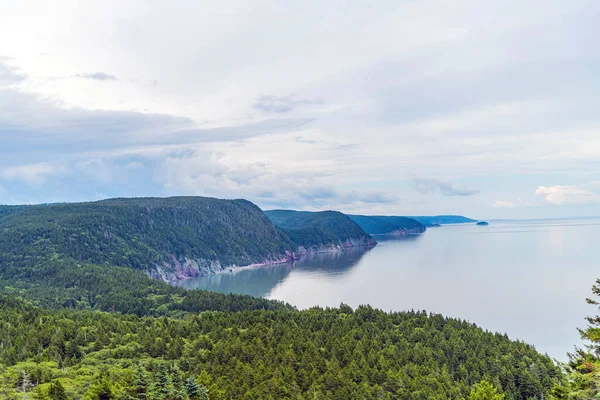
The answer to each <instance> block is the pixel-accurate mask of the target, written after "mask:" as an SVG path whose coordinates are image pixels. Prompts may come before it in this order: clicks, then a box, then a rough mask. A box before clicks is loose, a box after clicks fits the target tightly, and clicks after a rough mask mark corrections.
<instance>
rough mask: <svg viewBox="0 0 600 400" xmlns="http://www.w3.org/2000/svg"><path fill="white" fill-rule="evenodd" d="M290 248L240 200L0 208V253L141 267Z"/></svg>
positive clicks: (257, 257) (253, 256)
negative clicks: (43, 255) (186, 259)
mask: <svg viewBox="0 0 600 400" xmlns="http://www.w3.org/2000/svg"><path fill="white" fill-rule="evenodd" d="M294 248H295V246H294V244H293V243H292V241H291V240H290V239H289V238H288V237H287V236H286V235H285V234H284V233H283V232H282V231H281V230H280V229H278V228H276V227H275V226H274V225H273V224H272V223H271V222H270V221H269V219H268V218H267V217H266V216H265V215H264V214H263V212H262V211H261V210H260V209H259V208H258V207H257V206H255V205H254V204H252V203H250V202H249V201H246V200H221V199H213V198H202V197H172V198H166V199H162V198H137V199H112V200H103V201H98V202H91V203H72V204H51V205H38V206H25V207H7V206H4V207H0V252H3V253H10V254H21V255H23V256H39V255H40V254H46V255H48V256H50V257H52V256H54V255H60V256H67V257H70V258H72V259H74V260H77V261H85V262H90V263H93V264H97V265H118V266H124V267H130V268H135V269H141V270H147V269H151V268H152V267H153V266H155V265H158V264H170V265H172V264H176V263H177V262H178V261H179V260H183V259H185V258H190V259H202V260H210V261H220V262H221V263H222V264H223V265H248V264H252V263H257V262H262V261H264V260H267V259H270V258H280V257H281V255H282V254H284V253H285V252H286V251H289V250H293V249H294Z"/></svg>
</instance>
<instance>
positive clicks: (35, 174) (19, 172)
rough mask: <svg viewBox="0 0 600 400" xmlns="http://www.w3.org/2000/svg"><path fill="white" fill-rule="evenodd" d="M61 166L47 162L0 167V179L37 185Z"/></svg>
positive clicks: (59, 169)
mask: <svg viewBox="0 0 600 400" xmlns="http://www.w3.org/2000/svg"><path fill="white" fill-rule="evenodd" d="M61 170H62V168H60V167H57V166H53V165H51V164H49V163H46V162H43V163H37V164H28V165H19V166H14V167H6V168H2V169H0V179H4V180H7V181H22V182H25V183H27V184H29V185H39V184H41V183H43V182H44V180H45V179H46V178H47V177H48V176H49V175H51V174H54V173H57V172H59V171H61Z"/></svg>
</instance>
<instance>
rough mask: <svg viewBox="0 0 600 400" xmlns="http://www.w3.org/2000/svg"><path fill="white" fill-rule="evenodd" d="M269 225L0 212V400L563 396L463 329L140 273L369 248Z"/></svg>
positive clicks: (336, 231) (231, 209) (223, 215)
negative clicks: (181, 264) (190, 285)
mask: <svg viewBox="0 0 600 400" xmlns="http://www.w3.org/2000/svg"><path fill="white" fill-rule="evenodd" d="M275 213H276V214H279V215H278V216H276V218H275V219H277V217H280V220H279V221H278V222H276V223H277V224H279V225H280V226H281V227H282V229H283V230H285V232H287V234H286V233H284V231H283V230H282V229H280V228H277V227H276V226H275V225H273V224H272V223H271V222H270V221H269V219H268V218H267V217H266V216H265V215H264V214H263V213H262V212H261V211H260V210H259V209H258V208H257V207H256V206H254V205H253V204H252V203H249V202H246V201H244V200H233V201H224V200H216V199H203V198H171V199H115V200H107V201H102V202H96V203H81V204H55V205H44V206H18V207H0V293H1V294H0V398H2V399H7V400H12V399H41V400H63V399H68V400H71V399H76V400H77V399H86V400H110V399H120V400H121V399H122V400H131V399H145V400H197V399H207V398H208V397H210V398H211V399H213V400H214V399H230V398H234V399H238V398H246V399H283V398H290V399H304V398H310V399H396V398H400V399H465V398H467V399H498V400H500V399H502V398H504V399H513V400H517V399H518V400H529V399H541V398H542V397H543V398H545V399H546V398H548V394H549V391H550V389H551V388H552V387H553V386H555V385H556V384H557V383H559V382H560V377H561V375H560V371H559V370H558V369H557V368H556V367H555V366H554V364H553V363H552V362H551V360H550V359H548V357H546V356H542V355H540V354H539V353H537V352H536V351H535V349H533V348H532V347H530V346H528V345H526V344H524V343H521V342H514V341H511V340H509V339H508V338H507V337H506V336H505V335H500V334H492V333H489V332H484V331H483V330H481V329H480V328H477V327H476V326H474V325H472V324H469V323H467V322H464V321H459V320H454V319H448V318H444V317H442V316H439V315H427V314H426V313H424V312H407V313H391V314H390V313H385V312H382V311H378V310H374V309H372V308H370V307H368V306H362V307H359V308H358V309H357V310H353V309H351V308H350V307H348V306H341V307H340V308H339V309H325V310H324V309H319V308H315V309H310V310H306V311H298V310H296V309H294V308H293V307H291V306H289V305H286V304H283V303H280V302H276V301H270V300H266V299H257V298H252V297H249V296H239V295H223V294H217V293H210V292H206V291H187V290H184V289H181V288H176V287H171V286H169V285H167V284H166V283H164V282H161V281H157V280H153V279H150V278H148V277H147V276H146V274H145V272H144V271H145V270H146V269H147V268H148V266H149V265H152V264H157V263H168V262H170V261H169V260H173V259H175V260H180V259H183V258H186V257H191V258H206V259H210V260H221V261H223V262H226V263H228V262H230V263H250V262H256V261H258V260H259V259H260V260H262V259H265V257H266V258H268V257H271V256H273V257H274V256H276V255H277V254H281V253H282V252H285V251H288V250H290V249H295V248H296V247H297V246H298V245H303V246H314V245H315V244H331V243H341V242H343V241H346V240H349V239H356V238H363V239H365V238H366V239H367V240H369V239H370V237H369V236H368V234H366V233H365V232H364V230H362V229H361V228H360V227H359V226H358V225H357V224H356V223H355V222H353V221H352V220H351V219H350V218H348V217H347V216H345V215H343V214H341V213H336V212H324V213H296V212H284V214H280V213H278V212H275ZM272 215H273V214H271V216H272ZM271 216H270V217H271ZM284 216H285V218H282V217H284ZM288 235H289V236H288ZM40 306H41V307H40ZM42 307H43V308H42ZM107 311H109V312H107ZM557 387H561V386H557ZM562 387H563V388H564V386H562ZM490 396H491V397H490Z"/></svg>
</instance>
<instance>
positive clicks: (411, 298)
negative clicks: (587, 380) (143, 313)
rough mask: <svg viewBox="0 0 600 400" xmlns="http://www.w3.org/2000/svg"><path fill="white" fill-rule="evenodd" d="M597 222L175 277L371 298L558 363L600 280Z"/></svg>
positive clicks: (492, 230)
mask: <svg viewBox="0 0 600 400" xmlns="http://www.w3.org/2000/svg"><path fill="white" fill-rule="evenodd" d="M599 238H600V219H595V220H571V221H527V222H522V221H520V222H491V223H490V225H489V226H487V227H485V226H484V227H479V226H475V225H447V226H443V227H440V228H431V229H429V230H428V231H427V232H426V233H424V234H422V235H419V236H413V237H408V238H400V239H394V240H389V239H386V238H382V237H377V239H378V241H379V244H378V245H377V246H376V247H375V248H373V249H371V250H364V249H354V250H352V251H349V252H343V253H338V254H327V255H319V256H316V257H313V258H311V259H306V260H302V261H299V262H296V263H293V264H291V263H290V264H283V265H278V266H272V267H265V268H256V269H251V270H242V271H238V272H234V273H226V274H220V275H214V276H209V277H204V278H193V279H189V280H186V281H183V282H180V285H181V286H184V287H186V288H201V289H208V290H213V291H218V292H226V293H228V292H233V293H243V294H250V295H253V296H263V297H268V298H271V299H278V300H283V301H286V302H288V303H290V304H293V305H295V306H297V307H299V308H307V307H311V306H315V305H319V306H337V305H339V304H340V303H341V302H344V303H346V304H349V305H351V306H357V305H359V304H367V303H368V304H371V305H373V306H374V307H378V308H381V309H383V310H386V311H389V310H394V311H400V310H408V309H419V310H428V311H434V312H439V313H442V314H444V315H446V316H451V317H458V318H463V319H467V320H469V321H471V322H475V323H476V324H477V325H479V326H481V327H483V328H485V329H488V330H491V331H499V332H503V333H504V332H506V333H508V334H509V335H510V336H511V337H512V338H515V339H521V340H524V341H525V342H527V343H531V344H533V345H535V346H536V348H537V349H538V350H540V351H542V352H547V353H548V354H549V355H551V356H552V357H555V358H557V359H560V360H565V359H566V353H567V352H570V351H572V350H573V348H574V345H575V344H579V343H580V341H579V335H578V333H577V330H576V328H577V327H582V326H584V325H585V321H584V317H585V316H586V315H588V314H592V313H594V312H595V310H594V308H593V307H592V306H588V305H586V303H585V298H586V297H588V295H589V294H590V288H591V285H592V284H593V283H594V280H595V279H596V278H597V277H600V265H598V264H599V262H600V245H599V244H598V243H600V242H599Z"/></svg>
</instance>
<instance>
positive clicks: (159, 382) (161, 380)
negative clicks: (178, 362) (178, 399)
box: [152, 364, 174, 400]
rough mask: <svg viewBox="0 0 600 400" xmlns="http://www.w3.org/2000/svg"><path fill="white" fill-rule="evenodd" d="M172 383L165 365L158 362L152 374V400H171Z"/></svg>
mask: <svg viewBox="0 0 600 400" xmlns="http://www.w3.org/2000/svg"><path fill="white" fill-rule="evenodd" d="M173 392H174V390H173V383H172V381H171V377H169V373H168V371H167V367H166V366H165V365H164V364H160V365H159V366H158V369H157V371H156V374H155V375H154V384H153V385H152V399H153V400H171V399H172V398H173Z"/></svg>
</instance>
